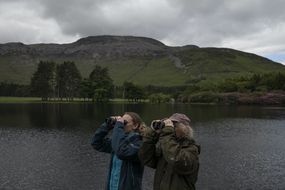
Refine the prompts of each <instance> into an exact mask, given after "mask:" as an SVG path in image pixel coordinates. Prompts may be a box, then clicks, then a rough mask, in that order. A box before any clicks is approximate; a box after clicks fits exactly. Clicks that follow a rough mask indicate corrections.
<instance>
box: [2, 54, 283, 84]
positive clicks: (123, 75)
mask: <svg viewBox="0 0 285 190" xmlns="http://www.w3.org/2000/svg"><path fill="white" fill-rule="evenodd" d="M173 55H174V56H175V57H177V58H179V59H180V60H181V61H182V63H183V64H184V66H185V68H183V69H181V68H177V67H175V65H174V63H173V62H172V61H171V60H170V59H169V57H168V56H167V55H164V56H160V57H143V56H137V57H128V58H126V57H121V58H117V59H114V58H113V59H111V58H104V59H100V60H97V59H89V60H82V59H78V58H74V57H61V58H57V59H49V58H37V59H32V60H30V61H29V60H28V59H26V58H25V57H3V56H2V57H1V56H0V82H4V81H6V82H14V83H17V84H29V83H30V78H31V77H32V74H33V72H34V71H35V70H36V67H37V64H38V62H39V61H40V60H51V61H55V62H56V63H63V61H74V62H75V64H76V66H77V67H78V69H79V70H80V72H81V75H82V77H84V78H87V77H88V76H89V74H90V73H91V71H92V70H93V68H94V67H95V65H100V66H103V67H107V68H108V69H109V73H110V76H111V78H112V79H113V82H114V84H115V85H119V86H120V85H122V84H123V83H124V82H125V81H129V82H133V83H135V84H138V85H142V86H146V85H154V86H170V87H171V86H183V85H191V84H206V85H211V84H213V83H217V82H219V81H222V80H224V79H225V78H233V77H238V76H248V75H251V74H253V73H260V74H263V73H266V72H282V73H285V66H284V65H281V64H278V63H275V62H273V61H271V60H268V59H266V58H263V57H260V56H257V55H254V54H249V53H245V52H240V51H236V50H232V49H223V48H197V49H186V50H182V51H177V52H175V53H173Z"/></svg>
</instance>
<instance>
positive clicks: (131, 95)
mask: <svg viewBox="0 0 285 190" xmlns="http://www.w3.org/2000/svg"><path fill="white" fill-rule="evenodd" d="M123 87H124V95H123V98H126V99H128V100H129V101H135V102H137V101H138V100H141V99H145V93H144V90H143V88H142V87H140V86H137V85H135V84H133V83H132V82H124V84H123Z"/></svg>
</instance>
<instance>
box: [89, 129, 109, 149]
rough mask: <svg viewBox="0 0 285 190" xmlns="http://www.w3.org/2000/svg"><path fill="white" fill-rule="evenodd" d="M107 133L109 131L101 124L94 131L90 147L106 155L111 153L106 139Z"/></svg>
mask: <svg viewBox="0 0 285 190" xmlns="http://www.w3.org/2000/svg"><path fill="white" fill-rule="evenodd" d="M108 132H109V130H108V128H107V125H106V123H103V124H102V125H101V126H100V127H99V128H98V129H97V130H96V132H95V134H94V136H93V138H92V142H91V145H92V146H93V148H94V149H95V150H98V151H99V152H106V153H111V152H112V146H111V140H110V139H109V138H107V137H106V136H107V135H108Z"/></svg>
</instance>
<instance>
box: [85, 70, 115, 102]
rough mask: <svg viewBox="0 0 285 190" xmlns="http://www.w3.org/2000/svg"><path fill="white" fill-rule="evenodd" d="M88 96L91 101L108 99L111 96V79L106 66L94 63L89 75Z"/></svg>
mask: <svg viewBox="0 0 285 190" xmlns="http://www.w3.org/2000/svg"><path fill="white" fill-rule="evenodd" d="M89 81H90V88H91V89H90V90H89V96H90V97H91V98H92V100H93V101H95V100H96V101H102V100H108V99H109V98H111V97H112V94H113V93H112V91H113V80H112V79H111V77H110V76H109V71H108V68H103V67H101V66H98V65H96V66H95V68H94V69H93V71H92V72H91V73H90V75H89Z"/></svg>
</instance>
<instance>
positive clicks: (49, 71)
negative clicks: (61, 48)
mask: <svg viewBox="0 0 285 190" xmlns="http://www.w3.org/2000/svg"><path fill="white" fill-rule="evenodd" d="M55 87H56V66H55V63H54V62H48V61H40V63H39V64H38V68H37V70H36V72H35V73H34V74H33V76H32V78H31V90H32V94H33V95H35V96H39V97H41V98H42V100H48V99H49V98H53V97H55Z"/></svg>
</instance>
